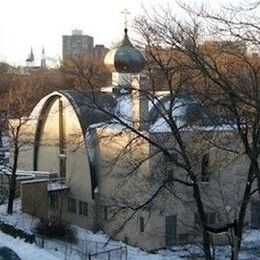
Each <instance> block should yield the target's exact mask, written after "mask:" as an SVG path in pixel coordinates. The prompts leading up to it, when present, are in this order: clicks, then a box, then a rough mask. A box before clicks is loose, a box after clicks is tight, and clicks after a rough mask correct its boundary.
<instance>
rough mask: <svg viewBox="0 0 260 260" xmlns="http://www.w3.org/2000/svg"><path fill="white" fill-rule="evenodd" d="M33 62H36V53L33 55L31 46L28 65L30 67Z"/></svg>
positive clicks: (27, 60)
mask: <svg viewBox="0 0 260 260" xmlns="http://www.w3.org/2000/svg"><path fill="white" fill-rule="evenodd" d="M33 62H34V55H33V48H32V47H31V52H30V53H29V55H28V58H27V59H26V65H27V66H28V67H31V66H33Z"/></svg>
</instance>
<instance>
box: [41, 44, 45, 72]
mask: <svg viewBox="0 0 260 260" xmlns="http://www.w3.org/2000/svg"><path fill="white" fill-rule="evenodd" d="M41 68H46V56H45V50H44V47H42V56H41Z"/></svg>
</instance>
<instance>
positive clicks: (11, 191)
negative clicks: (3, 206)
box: [7, 145, 19, 215]
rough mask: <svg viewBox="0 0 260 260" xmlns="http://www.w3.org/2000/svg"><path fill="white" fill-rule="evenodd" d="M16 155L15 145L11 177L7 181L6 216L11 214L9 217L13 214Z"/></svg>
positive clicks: (17, 152)
mask: <svg viewBox="0 0 260 260" xmlns="http://www.w3.org/2000/svg"><path fill="white" fill-rule="evenodd" d="M18 154H19V149H18V146H17V145H15V149H14V161H13V167H12V175H11V177H10V180H9V196H8V206H7V214H11V215H12V214H13V205H14V199H15V191H16V170H17V161H18Z"/></svg>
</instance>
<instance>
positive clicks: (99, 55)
mask: <svg viewBox="0 0 260 260" xmlns="http://www.w3.org/2000/svg"><path fill="white" fill-rule="evenodd" d="M108 51H109V49H108V48H106V47H105V46H104V45H102V44H96V46H95V48H94V57H95V59H96V60H103V59H104V57H105V55H106V54H107V53H108Z"/></svg>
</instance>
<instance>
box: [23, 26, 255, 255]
mask: <svg viewBox="0 0 260 260" xmlns="http://www.w3.org/2000/svg"><path fill="white" fill-rule="evenodd" d="M105 63H106V65H107V66H108V67H109V68H110V70H111V71H112V73H113V86H112V88H104V89H103V90H102V91H99V92H90V91H89V92H78V91H72V90H71V91H69V90H66V91H57V92H53V93H51V94H49V95H47V96H46V97H44V98H43V99H42V100H41V101H40V102H39V103H38V104H37V105H36V107H35V108H34V110H33V111H32V113H31V116H30V120H29V121H28V123H27V125H26V126H25V127H24V129H23V132H24V133H26V136H27V138H28V141H27V144H26V145H24V146H23V148H22V150H21V153H20V158H19V169H23V170H28V171H35V172H41V173H42V175H41V178H37V176H36V178H35V179H34V180H31V181H25V182H23V183H22V185H21V191H22V192H21V193H22V210H23V211H24V212H26V213H29V214H31V215H34V216H36V217H39V218H44V219H49V218H54V217H55V218H59V219H61V220H63V221H65V222H68V223H71V224H75V225H79V226H81V227H84V228H87V229H91V230H94V231H95V230H99V229H102V230H104V231H105V232H106V233H107V234H108V235H110V236H113V237H115V238H117V239H120V240H124V241H127V242H128V243H129V244H132V245H135V246H138V247H141V248H144V249H147V250H154V249H158V248H164V247H168V246H172V245H175V244H178V243H187V242H195V241H198V240H199V239H200V238H199V233H198V231H197V230H198V229H199V228H200V221H199V219H198V214H197V213H196V212H197V210H196V204H195V202H194V199H193V196H192V195H191V190H190V188H189V187H183V186H182V185H180V184H174V185H172V186H171V187H167V189H162V188H161V187H162V186H160V184H161V183H162V182H163V181H164V180H166V179H167V177H168V175H170V174H171V172H172V171H175V172H176V176H177V177H178V176H181V178H182V176H183V175H184V174H185V172H184V171H183V170H182V169H180V168H177V167H176V166H175V165H173V164H172V163H171V162H169V161H168V160H167V158H165V157H164V156H163V155H162V154H161V153H160V152H158V151H157V149H156V147H155V146H154V145H153V143H152V142H151V141H150V140H155V141H154V143H159V144H163V145H164V147H166V148H167V149H169V148H170V147H174V145H175V140H174V138H173V137H172V134H171V130H170V129H169V127H167V125H166V124H165V122H164V117H163V115H164V114H163V113H162V108H163V109H167V107H168V109H171V110H172V111H174V113H175V118H176V120H177V122H178V125H179V126H180V127H181V126H182V125H183V124H185V122H187V121H188V120H191V118H192V119H193V118H194V114H196V116H199V117H200V121H201V122H202V126H201V128H200V129H197V130H196V131H195V130H194V131H191V130H185V131H184V132H183V138H184V140H190V141H187V143H188V144H189V145H193V150H194V154H192V156H193V158H194V167H195V168H196V169H198V172H201V174H202V176H201V190H202V197H203V200H204V201H205V206H206V211H207V215H208V222H209V223H211V224H213V223H217V222H218V221H219V219H222V220H223V219H225V221H226V222H228V221H232V220H230V219H228V218H229V217H231V216H232V217H231V218H234V214H235V213H234V209H233V208H232V206H233V205H234V204H235V203H238V202H239V200H240V198H241V195H242V192H241V191H242V187H243V186H242V182H241V180H243V178H244V177H243V172H244V171H246V170H247V167H248V164H247V161H246V158H244V157H243V156H241V158H239V160H237V161H236V163H233V161H234V158H233V157H232V156H230V155H228V154H227V152H225V151H219V150H218V149H217V148H214V147H211V146H209V145H208V144H205V140H204V139H203V138H202V134H201V133H202V132H203V133H205V131H208V136H214V138H219V139H223V140H224V139H225V140H226V141H228V138H227V136H228V135H227V134H228V132H229V131H233V130H231V129H228V128H222V129H220V128H217V130H216V128H215V130H212V129H213V121H212V120H210V118H211V115H210V113H209V112H208V111H206V110H205V109H204V108H203V106H202V105H201V104H200V103H198V102H197V101H196V100H195V99H193V98H192V97H190V96H188V95H187V96H185V95H182V96H179V97H177V99H176V102H175V105H173V106H171V105H170V106H169V104H170V103H171V95H170V94H169V93H166V92H158V93H156V99H158V100H157V101H158V102H159V101H160V102H159V103H156V100H151V99H149V98H146V97H145V96H144V95H142V93H144V92H145V91H146V80H145V78H144V77H143V76H142V73H141V72H142V70H143V68H144V63H145V60H144V57H143V55H142V53H141V52H140V51H139V50H137V49H135V48H134V47H133V45H132V44H131V42H130V41H129V39H128V35H127V30H125V37H124V40H123V42H122V44H121V46H120V47H119V48H118V49H115V50H111V51H110V52H109V53H108V54H107V55H106V57H105ZM130 88H131V89H132V90H131V91H129V89H130ZM136 91H138V93H141V94H139V95H136ZM169 102H170V103H169ZM160 106H163V107H162V108H160ZM169 107H170V108H169ZM135 129H138V131H137V132H136V131H135ZM209 129H211V130H210V131H209ZM201 130H202V131H201ZM216 133H217V134H216ZM140 134H141V137H142V138H140ZM200 136H201V142H196V145H195V144H194V142H193V140H195V139H196V140H198V139H199V138H200ZM232 141H234V140H232ZM234 145H238V146H239V143H236V142H235V141H234ZM205 147H207V148H205ZM176 156H178V155H176ZM201 162H202V163H201ZM209 163H210V167H209ZM209 169H210V170H209ZM185 181H186V180H185ZM188 181H189V180H187V182H188ZM234 183H237V185H234ZM230 187H235V190H230ZM220 191H221V192H220ZM234 192H236V194H237V196H235V197H234V195H233V194H234ZM155 194H156V196H154V195H155ZM223 194H224V196H223ZM153 196H154V199H151V201H150V198H152V197H153ZM140 205H142V207H140V209H139V206H140ZM227 212H228V214H227ZM225 214H226V215H225ZM257 214H258V213H257V212H256V213H255V215H257ZM255 215H254V216H255ZM246 218H247V221H248V224H250V223H251V222H252V219H253V220H254V217H253V218H252V217H251V213H250V210H249V211H248V214H247V217H246ZM255 224H257V223H255Z"/></svg>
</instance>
